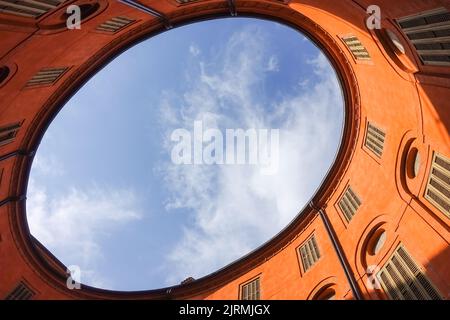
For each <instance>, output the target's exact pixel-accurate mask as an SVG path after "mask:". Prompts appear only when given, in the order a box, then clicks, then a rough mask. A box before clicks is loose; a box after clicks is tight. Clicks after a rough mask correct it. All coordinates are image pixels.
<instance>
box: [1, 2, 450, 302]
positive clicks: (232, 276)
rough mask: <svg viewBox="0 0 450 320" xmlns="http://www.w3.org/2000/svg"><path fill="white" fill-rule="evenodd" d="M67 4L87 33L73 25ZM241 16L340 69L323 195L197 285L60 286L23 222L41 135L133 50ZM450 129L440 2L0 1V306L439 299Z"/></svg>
mask: <svg viewBox="0 0 450 320" xmlns="http://www.w3.org/2000/svg"><path fill="white" fill-rule="evenodd" d="M71 4H76V5H78V6H79V7H80V8H81V11H82V18H83V20H82V25H81V26H82V27H81V29H80V30H68V29H67V27H66V20H67V17H68V16H67V14H66V8H67V7H68V6H69V5H71ZM374 6H377V7H374ZM377 8H379V9H380V11H379V13H380V14H381V16H378V15H377V13H378V10H377ZM235 15H237V16H247V17H256V18H264V19H270V20H275V21H278V22H281V23H284V24H287V25H289V26H292V27H293V28H297V29H298V30H300V31H302V32H303V33H304V34H306V35H308V36H309V37H310V38H311V39H312V40H313V41H315V43H316V44H317V45H318V46H319V47H320V48H321V49H322V50H323V52H324V53H325V54H326V55H327V56H328V58H329V59H330V61H331V62H332V64H333V65H334V67H335V69H336V71H337V73H338V76H339V78H340V80H341V85H342V89H343V93H344V97H345V110H346V116H345V125H344V135H343V141H342V143H341V146H340V150H339V152H338V155H337V158H336V160H335V162H334V164H333V166H332V167H331V169H330V171H329V173H328V175H327V177H326V178H325V180H324V182H323V184H322V186H321V187H320V189H319V190H318V191H317V193H316V194H315V196H314V197H313V199H312V201H311V202H310V204H309V205H308V206H307V207H306V208H305V209H304V210H303V211H302V212H301V213H300V214H299V215H298V216H297V218H296V219H295V220H294V221H293V222H292V223H291V224H290V225H289V226H288V227H287V228H285V229H284V230H282V231H281V232H280V233H279V234H278V235H277V236H275V237H274V238H273V239H272V240H270V241H269V242H267V243H266V244H264V245H263V246H261V247H260V248H258V249H257V250H255V251H254V252H252V253H250V254H248V255H247V256H245V257H243V258H241V259H240V260H238V261H236V262H234V263H232V264H230V265H228V266H226V267H224V268H223V269H221V270H219V271H217V272H215V273H213V274H210V275H208V276H206V277H204V278H201V279H198V280H192V281H185V282H184V283H183V284H180V285H178V286H174V287H171V288H163V289H157V290H149V291H142V292H116V291H108V290H101V289H96V288H92V287H88V286H84V285H82V286H81V289H72V290H71V289H69V288H68V286H67V281H68V274H67V273H66V267H65V266H63V265H62V264H61V263H60V262H59V261H58V260H57V259H56V258H54V257H53V255H52V254H51V253H49V252H48V251H47V250H46V249H45V248H44V247H43V246H42V245H41V244H39V243H38V242H37V240H35V239H34V238H33V237H32V236H31V235H30V232H29V228H28V225H27V218H26V205H25V204H26V190H27V182H28V176H29V172H30V168H31V163H32V160H33V156H34V153H35V152H36V149H37V147H38V145H39V142H40V140H41V138H42V136H43V134H44V132H45V130H46V128H47V127H48V125H49V124H50V122H51V121H52V119H53V118H54V117H55V115H56V114H57V113H58V111H59V110H60V108H61V107H62V106H63V105H64V103H65V102H66V101H67V100H68V99H69V98H70V97H71V95H72V94H74V92H76V90H77V89H79V88H80V87H81V86H82V85H83V84H84V83H85V82H86V81H87V80H88V79H89V78H90V77H92V76H93V75H94V74H95V73H96V72H97V71H98V70H99V69H100V68H102V66H104V65H105V64H106V63H107V62H108V61H110V60H111V59H113V58H114V57H115V56H117V55H118V54H119V53H121V52H123V51H124V50H126V49H127V48H129V47H131V46H133V45H134V44H136V43H138V42H139V41H142V40H144V39H146V38H148V37H150V36H152V35H155V34H158V33H161V32H164V31H166V30H169V29H170V28H172V27H177V26H180V25H183V24H186V23H191V22H195V21H201V20H204V19H212V18H219V17H229V16H235ZM377 17H379V18H380V19H377ZM377 22H379V25H377ZM299 41H300V40H299ZM449 132H450V2H448V1H446V0H397V1H391V0H340V1H329V0H301V1H300V0H292V1H283V0H281V1H280V0H194V1H188V0H140V1H139V3H136V2H135V1H131V0H124V1H123V2H119V1H116V0H66V1H64V0H33V1H31V0H20V1H16V0H3V1H0V270H1V272H0V298H1V299H3V298H4V299H448V298H450V270H449V268H448V264H449V263H450V248H449V242H450V235H449V229H450V136H449ZM118 147H119V148H120V146H118ZM274 214H276V213H274Z"/></svg>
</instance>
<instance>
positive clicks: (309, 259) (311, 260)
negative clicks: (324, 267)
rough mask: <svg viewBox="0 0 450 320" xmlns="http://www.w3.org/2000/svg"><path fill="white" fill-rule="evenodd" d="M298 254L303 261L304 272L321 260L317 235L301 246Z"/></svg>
mask: <svg viewBox="0 0 450 320" xmlns="http://www.w3.org/2000/svg"><path fill="white" fill-rule="evenodd" d="M298 252H299V255H300V258H301V260H302V266H303V271H304V272H306V271H308V270H309V269H310V268H311V267H312V266H313V265H314V264H316V262H317V261H318V260H319V259H320V251H319V246H318V245H317V241H316V237H315V235H313V236H312V237H311V238H309V239H308V240H307V241H306V242H305V243H304V244H303V245H301V246H300V247H299V248H298Z"/></svg>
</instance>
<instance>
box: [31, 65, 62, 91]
mask: <svg viewBox="0 0 450 320" xmlns="http://www.w3.org/2000/svg"><path fill="white" fill-rule="evenodd" d="M67 70H68V68H66V67H61V68H45V69H41V70H39V71H38V73H36V74H35V75H34V76H33V77H32V78H31V79H30V80H28V82H27V84H26V85H25V87H26V88H34V87H38V86H45V85H51V84H54V83H55V82H56V81H58V79H59V78H61V76H62V75H63V74H64V73H65V72H66V71H67Z"/></svg>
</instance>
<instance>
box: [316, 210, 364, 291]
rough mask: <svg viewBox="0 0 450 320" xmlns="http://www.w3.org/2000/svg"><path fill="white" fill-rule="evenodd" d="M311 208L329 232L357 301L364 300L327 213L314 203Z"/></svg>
mask: <svg viewBox="0 0 450 320" xmlns="http://www.w3.org/2000/svg"><path fill="white" fill-rule="evenodd" d="M310 206H311V208H313V209H314V210H316V211H317V212H318V213H319V215H320V218H321V219H322V221H323V224H324V226H325V229H326V230H327V233H328V236H329V237H330V240H331V243H332V244H333V248H334V251H335V252H336V254H337V256H338V258H339V262H340V263H341V266H342V269H344V273H345V276H346V277H347V280H348V283H349V285H350V288H351V289H352V293H353V296H354V297H355V298H356V300H364V297H363V295H362V294H361V291H360V289H359V286H358V284H357V283H356V279H355V277H354V276H353V273H352V272H351V270H350V266H349V264H348V261H347V258H346V257H345V254H344V252H343V250H342V247H341V244H340V243H339V240H338V239H337V236H336V233H335V232H334V229H333V227H332V226H331V223H330V220H328V217H327V214H326V213H325V211H324V210H323V209H317V208H316V207H315V206H314V204H313V203H312V202H311V203H310Z"/></svg>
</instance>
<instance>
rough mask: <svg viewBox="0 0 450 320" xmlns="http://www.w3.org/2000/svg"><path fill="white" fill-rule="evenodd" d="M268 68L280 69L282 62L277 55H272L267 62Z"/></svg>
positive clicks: (271, 69) (272, 70) (268, 69)
mask: <svg viewBox="0 0 450 320" xmlns="http://www.w3.org/2000/svg"><path fill="white" fill-rule="evenodd" d="M266 70H267V71H269V72H276V71H280V63H279V61H278V58H277V57H276V56H271V57H270V59H269V62H268V63H267V67H266Z"/></svg>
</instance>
